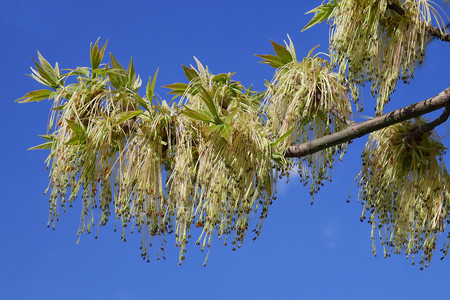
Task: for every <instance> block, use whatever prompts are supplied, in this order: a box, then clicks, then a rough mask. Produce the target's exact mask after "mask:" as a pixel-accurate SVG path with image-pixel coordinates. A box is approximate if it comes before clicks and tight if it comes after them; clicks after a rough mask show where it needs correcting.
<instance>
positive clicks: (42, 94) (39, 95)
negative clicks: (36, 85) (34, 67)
mask: <svg viewBox="0 0 450 300" xmlns="http://www.w3.org/2000/svg"><path fill="white" fill-rule="evenodd" d="M52 94H53V92H52V91H50V90H37V91H31V92H28V93H27V94H26V95H25V96H23V97H21V98H19V99H17V100H16V102H19V103H27V102H34V101H37V102H39V101H42V100H44V99H47V98H50V96H51V95H52ZM22 99H23V100H22Z"/></svg>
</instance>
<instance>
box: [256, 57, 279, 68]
mask: <svg viewBox="0 0 450 300" xmlns="http://www.w3.org/2000/svg"><path fill="white" fill-rule="evenodd" d="M255 56H257V57H260V58H262V59H263V61H260V63H262V64H268V65H269V66H271V67H274V68H275V69H278V68H281V67H282V66H284V65H285V64H284V63H283V61H282V60H281V58H279V57H278V56H276V55H272V54H265V55H259V54H255Z"/></svg>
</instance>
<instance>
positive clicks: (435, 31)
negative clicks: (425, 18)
mask: <svg viewBox="0 0 450 300" xmlns="http://www.w3.org/2000/svg"><path fill="white" fill-rule="evenodd" d="M425 30H426V31H427V32H428V33H429V34H431V35H432V36H434V37H436V38H438V39H440V40H441V41H444V42H450V34H448V33H443V32H442V30H440V29H439V28H437V27H433V26H431V25H427V27H426V28H425Z"/></svg>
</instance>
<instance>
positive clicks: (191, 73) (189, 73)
mask: <svg viewBox="0 0 450 300" xmlns="http://www.w3.org/2000/svg"><path fill="white" fill-rule="evenodd" d="M181 66H182V67H183V71H184V75H186V78H187V79H188V80H189V81H192V80H193V79H195V78H197V77H198V76H199V75H198V73H197V71H196V70H195V69H193V68H188V67H186V66H185V65H181Z"/></svg>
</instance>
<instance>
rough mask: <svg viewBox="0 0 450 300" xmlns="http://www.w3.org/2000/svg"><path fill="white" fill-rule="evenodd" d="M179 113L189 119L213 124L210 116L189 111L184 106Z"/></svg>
mask: <svg viewBox="0 0 450 300" xmlns="http://www.w3.org/2000/svg"><path fill="white" fill-rule="evenodd" d="M181 113H182V114H184V115H186V116H188V117H189V118H191V119H194V120H198V121H204V122H208V123H213V119H212V118H211V117H210V116H208V115H206V114H204V113H201V112H199V111H196V110H193V109H190V108H189V107H187V106H186V105H185V106H184V107H183V110H182V111H181Z"/></svg>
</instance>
